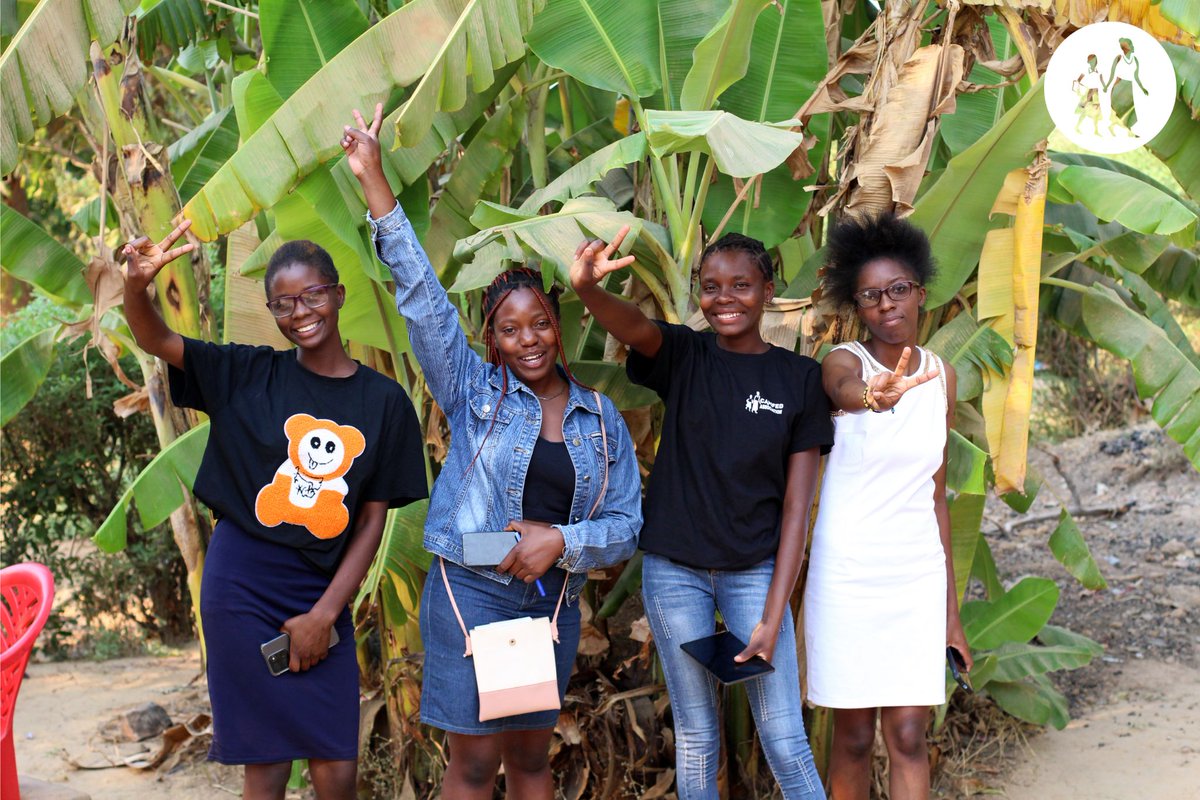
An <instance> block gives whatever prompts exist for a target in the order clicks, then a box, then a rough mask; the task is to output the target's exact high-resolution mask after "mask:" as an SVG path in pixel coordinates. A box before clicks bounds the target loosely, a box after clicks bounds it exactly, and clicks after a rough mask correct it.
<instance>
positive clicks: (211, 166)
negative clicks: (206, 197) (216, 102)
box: [167, 106, 238, 203]
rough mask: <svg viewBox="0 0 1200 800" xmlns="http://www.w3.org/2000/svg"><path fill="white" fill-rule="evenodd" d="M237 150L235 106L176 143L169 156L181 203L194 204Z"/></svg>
mask: <svg viewBox="0 0 1200 800" xmlns="http://www.w3.org/2000/svg"><path fill="white" fill-rule="evenodd" d="M237 147H238V121H237V114H236V113H234V111H233V107H232V106H229V107H226V108H223V109H221V110H220V111H217V112H216V113H215V114H212V115H210V116H209V117H208V118H207V119H205V120H204V122H202V123H200V124H199V125H198V126H196V127H195V128H193V129H192V130H191V131H189V132H188V133H187V134H185V135H184V136H182V137H180V138H179V139H176V140H175V141H174V142H172V143H171V145H170V146H169V147H168V148H167V153H168V155H169V156H170V158H169V159H168V160H169V161H170V162H171V177H172V178H173V179H174V182H175V186H176V188H177V189H178V190H179V200H180V202H183V203H186V202H187V201H188V200H191V199H192V197H193V196H194V195H195V194H196V192H198V191H200V188H201V187H202V186H204V184H206V183H208V181H209V179H210V178H211V177H212V176H213V175H214V174H216V171H217V170H218V169H220V168H221V165H222V164H224V163H225V162H226V161H228V160H229V157H230V156H232V155H233V154H234V153H235V152H236V151H237Z"/></svg>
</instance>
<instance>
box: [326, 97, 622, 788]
mask: <svg viewBox="0 0 1200 800" xmlns="http://www.w3.org/2000/svg"><path fill="white" fill-rule="evenodd" d="M355 121H356V122H357V124H358V127H357V128H352V127H350V126H347V127H346V128H345V137H344V138H343V139H342V147H343V149H344V150H345V151H346V155H347V159H348V161H349V165H350V168H351V171H352V172H353V173H354V174H355V176H356V177H357V178H358V179H359V182H360V183H361V184H362V188H363V192H364V193H365V195H366V199H367V205H368V208H369V211H370V214H369V216H368V220H369V221H370V224H371V229H372V231H373V234H374V240H375V246H376V249H377V252H378V255H379V258H380V259H381V260H382V261H383V262H384V263H385V264H386V265H387V266H388V268H389V269H390V270H391V273H392V279H393V280H394V281H395V284H396V307H397V309H399V311H400V313H401V314H402V315H403V316H404V318H405V319H406V320H407V321H408V333H409V337H410V339H411V343H412V350H413V353H414V354H415V355H416V357H417V360H418V361H419V362H420V364H421V367H422V369H423V370H424V373H425V380H426V383H427V385H428V386H429V389H430V391H431V392H432V393H433V396H434V399H435V400H437V402H438V405H439V406H441V408H442V411H443V412H444V413H445V414H446V418H447V420H448V422H449V426H450V432H451V436H450V452H449V454H448V455H447V457H446V463H445V464H444V465H443V466H442V471H441V474H440V476H439V477H438V480H437V481H436V482H435V484H434V487H433V493H432V497H431V499H430V505H429V516H428V518H427V520H426V523H425V548H426V549H427V550H429V551H430V552H431V553H433V554H434V555H436V556H438V557H440V558H441V559H442V560H443V563H444V565H445V568H446V575H447V577H448V579H449V581H450V584H451V586H452V588H453V592H454V599H455V601H456V602H457V603H458V608H459V610H460V611H461V612H462V616H463V618H464V619H465V620H466V625H467V627H475V626H478V625H483V624H486V623H490V622H496V621H499V620H503V619H513V618H516V617H522V616H534V617H537V616H550V615H551V614H552V613H553V611H554V607H555V602H556V600H557V598H558V596H559V593H560V590H561V589H562V587H563V582H564V581H566V582H567V586H566V606H565V607H564V608H563V609H562V612H561V614H560V616H559V619H558V632H559V639H560V642H559V644H558V645H556V646H555V660H556V663H557V666H558V683H559V693H560V698H561V696H562V695H563V694H564V693H565V692H566V685H567V679H568V678H569V676H570V673H571V668H572V665H573V663H574V659H575V651H576V648H577V646H578V641H579V607H578V604H577V603H576V602H575V601H576V599H577V598H578V596H579V592H580V589H581V588H582V587H583V584H584V581H585V580H586V578H587V571H588V570H589V569H593V568H600V567H605V566H609V565H612V564H616V563H618V562H620V561H623V560H625V559H627V558H629V556H631V555H632V554H633V552H634V549H635V547H636V544H637V535H638V531H639V530H640V528H641V524H642V516H641V480H640V476H639V474H638V469H637V462H636V459H635V456H634V449H633V443H632V441H631V440H630V438H629V432H628V430H627V429H626V427H625V424H624V421H623V420H622V419H621V415H620V414H619V413H618V412H617V409H616V407H615V406H614V405H613V403H612V402H611V401H610V400H609V399H608V398H606V397H605V398H602V401H601V405H600V407H599V408H597V401H596V398H597V397H598V395H596V394H594V393H593V392H592V391H590V390H588V389H587V388H586V387H583V386H581V385H580V384H579V383H578V382H577V381H575V380H574V378H573V377H571V375H570V373H569V371H567V370H566V369H564V368H565V367H566V363H565V359H564V364H563V367H562V368H560V367H559V366H558V364H557V362H558V357H559V355H560V352H561V337H560V335H559V321H558V315H557V297H556V296H554V295H548V294H546V293H545V292H543V291H542V285H541V277H540V276H538V275H537V273H534V272H532V271H529V270H520V271H513V272H508V273H503V274H502V275H501V276H500V277H499V278H497V280H496V282H495V283H493V284H492V286H491V287H489V289H488V290H487V292H486V293H485V296H484V313H485V337H486V341H487V344H488V352H489V358H488V360H486V361H485V360H484V359H482V358H480V357H479V356H478V355H477V354H476V353H475V351H474V350H472V349H471V347H470V345H468V343H467V339H466V337H465V336H464V335H463V332H462V329H461V328H460V327H459V321H458V311H457V310H456V309H455V308H454V306H453V305H451V303H450V301H449V298H448V297H447V296H446V291H445V290H444V289H443V288H442V286H441V284H440V283H439V282H438V279H437V276H436V275H435V274H434V272H433V269H432V267H431V266H430V264H429V260H428V259H427V258H426V256H425V253H424V251H423V250H422V249H421V245H420V244H419V243H418V241H417V237H416V235H415V234H414V233H413V229H412V226H411V225H410V224H409V221H408V220H407V219H406V218H405V216H404V212H403V211H402V210H401V208H400V206H399V204H398V203H397V202H396V198H395V196H394V195H393V194H392V190H391V188H390V187H389V185H388V182H387V178H386V177H385V176H384V174H383V169H382V166H381V162H380V152H379V141H378V139H377V137H376V134H377V133H378V131H379V127H380V124H381V122H382V108H381V107H376V109H375V117H374V120H373V121H372V123H371V124H370V125H369V126H368V125H367V124H366V123H365V122H364V120H363V118H362V116H361V115H359V114H358V112H357V111H356V112H355ZM601 416H603V427H602V423H601ZM605 434H606V435H605ZM606 471H607V483H608V486H607V490H605V489H604V488H603V486H602V484H603V482H604V478H605V473H606ZM602 493H603V494H602ZM601 496H602V500H601V502H600V504H599V506H598V507H597V508H596V509H595V511H594V513H591V515H590V516H589V512H591V511H592V507H593V505H595V503H596V501H597V498H600V497H601ZM556 500H557V503H556V502H555V501H556ZM534 520H537V521H534ZM550 523H553V524H550ZM502 529H508V530H515V531H519V532H520V534H521V539H520V542H519V543H518V544H517V546H516V547H515V548H514V549H513V550H512V552H511V553H510V554H509V555H508V557H507V558H505V559H504V561H503V562H501V563H500V564H499V565H498V566H497V567H496V569H486V568H478V567H464V566H461V564H462V561H463V546H462V537H463V534H464V533H469V532H473V531H498V530H502ZM514 578H516V579H517V580H515V581H514V580H513V579H514ZM539 579H540V585H538V581H539ZM542 590H544V592H545V595H544V596H542V594H541V592H542ZM421 636H422V639H423V640H424V645H425V668H424V677H423V685H422V693H421V719H422V721H424V722H426V723H428V724H430V725H433V726H434V727H438V728H441V729H443V730H445V731H447V732H448V733H449V740H450V747H449V749H450V763H449V765H448V767H447V770H446V775H445V780H444V783H443V786H442V796H443V797H446V798H449V799H451V800H457V799H458V798H475V797H479V798H491V796H492V791H493V785H494V783H495V777H496V774H497V771H498V769H499V767H500V765H501V763H503V764H504V774H505V781H506V787H507V791H508V794H509V796H510V797H521V798H551V797H553V794H554V786H553V781H552V779H551V775H550V770H549V746H550V737H551V735H552V734H553V732H554V725H555V723H556V722H557V720H558V713H557V712H556V711H547V712H538V713H532V714H522V715H517V716H511V717H504V718H502V719H498V720H489V721H487V722H480V721H479V718H478V717H479V712H478V697H477V692H476V687H475V675H474V671H473V666H472V663H471V660H470V659H467V658H464V657H463V637H462V634H461V632H460V629H459V625H458V622H457V620H456V618H455V616H454V614H453V611H452V609H451V607H450V603H449V599H448V597H447V594H446V587H445V583H444V581H443V576H442V572H441V570H440V569H432V570H430V572H429V576H428V578H427V579H426V582H425V590H424V593H423V595H422V598H421Z"/></svg>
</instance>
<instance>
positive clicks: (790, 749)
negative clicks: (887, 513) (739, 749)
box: [642, 553, 825, 800]
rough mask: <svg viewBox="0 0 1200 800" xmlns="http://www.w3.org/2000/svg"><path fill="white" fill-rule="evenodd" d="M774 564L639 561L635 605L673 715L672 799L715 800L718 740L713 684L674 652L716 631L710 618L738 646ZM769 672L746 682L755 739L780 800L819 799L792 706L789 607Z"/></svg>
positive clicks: (795, 673) (795, 683) (795, 702)
mask: <svg viewBox="0 0 1200 800" xmlns="http://www.w3.org/2000/svg"><path fill="white" fill-rule="evenodd" d="M774 569H775V559H774V558H768V559H767V560H766V561H763V562H761V563H759V564H757V565H755V566H753V567H751V568H749V569H744V570H729V571H725V570H715V569H696V568H693V567H687V566H684V565H682V564H678V563H676V562H674V561H671V560H670V559H667V558H663V557H662V556H656V555H652V554H650V553H647V554H646V556H645V560H644V561H643V562H642V599H643V601H644V603H645V606H646V618H647V619H648V620H649V622H650V630H651V632H652V633H653V634H654V642H655V645H656V646H657V648H658V656H659V658H660V659H661V660H662V665H663V672H665V673H666V676H667V691H668V692H669V693H670V695H671V710H672V713H673V714H674V717H675V762H676V763H675V769H676V774H675V782H676V791H677V792H678V795H679V800H695V799H696V798H716V797H717V762H718V759H719V757H720V750H721V739H720V730H719V720H718V718H717V681H716V678H714V677H713V676H712V675H711V673H709V672H708V670H706V669H705V668H704V667H702V666H700V664H699V663H698V662H697V661H695V660H694V659H693V658H692V657H691V656H689V655H688V654H687V653H685V652H683V651H682V650H681V649H679V645H680V644H682V643H683V642H689V641H691V640H693V639H699V638H702V637H704V636H708V635H710V634H712V633H715V632H716V622H715V618H714V615H715V613H716V612H718V611H719V612H721V617H722V619H724V621H725V626H726V627H727V628H728V629H729V630H731V631H732V632H733V634H734V635H735V636H737V637H738V638H739V639H741V640H742V641H743V642H746V641H749V640H750V633H751V631H753V630H754V626H755V625H756V624H758V622H759V620H760V619H762V613H763V608H764V607H765V605H766V601H767V589H768V588H769V587H770V585H771V575H772V573H773V572H774ZM771 663H772V666H774V667H775V671H774V672H772V673H771V674H769V675H764V676H762V677H760V678H754V679H752V680H750V681H747V682H746V691H747V693H748V694H749V697H750V707H751V709H752V711H753V713H754V722H755V725H756V726H757V727H758V738H759V740H760V741H761V742H762V747H763V752H764V753H765V754H766V757H767V763H768V764H769V765H770V767H771V772H772V773H774V775H775V780H777V781H778V782H779V787H780V789H781V790H782V792H783V796H784V798H785V800H792V798H810V799H811V800H824V798H825V790H824V789H823V788H822V786H821V778H820V776H819V775H817V769H816V766H815V765H814V764H813V757H812V751H811V750H810V749H809V747H808V738H807V737H806V736H805V734H804V719H803V716H802V715H801V708H800V672H799V667H798V666H797V662H796V631H795V627H794V625H793V623H792V613H791V610H790V609H789V610H788V611H787V613H786V615H785V618H784V620H783V624H782V626H781V627H780V630H779V640H778V643H777V644H776V646H775V657H774V660H773V661H772V662H771Z"/></svg>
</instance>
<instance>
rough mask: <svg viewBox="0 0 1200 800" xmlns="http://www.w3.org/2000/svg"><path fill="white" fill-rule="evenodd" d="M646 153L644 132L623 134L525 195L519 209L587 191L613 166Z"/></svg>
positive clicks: (529, 210) (534, 207) (535, 208)
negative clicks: (526, 196) (536, 189)
mask: <svg viewBox="0 0 1200 800" xmlns="http://www.w3.org/2000/svg"><path fill="white" fill-rule="evenodd" d="M645 156H646V134H644V133H642V132H640V131H639V132H638V133H634V134H631V135H629V136H625V137H623V138H621V139H618V140H617V141H615V142H613V143H612V144H610V145H608V146H607V147H605V148H603V149H601V150H597V151H596V152H595V153H592V154H591V155H590V156H588V157H586V158H584V159H582V160H580V161H579V163H578V164H576V165H575V166H573V167H571V168H570V169H568V170H567V171H566V172H564V173H562V174H561V175H559V176H558V177H557V178H555V179H554V180H552V181H550V183H548V184H546V186H545V187H544V188H542V189H539V190H538V191H536V192H534V193H533V194H531V195H529V197H528V198H526V199H525V202H523V203H522V204H521V207H520V209H519V210H520V211H522V212H527V213H530V214H536V213H537V211H538V209H540V208H541V207H542V206H544V205H546V204H547V203H551V202H555V201H558V200H569V199H571V198H573V197H579V196H580V195H582V194H585V193H587V192H590V191H591V190H592V188H593V187H594V186H595V184H596V183H597V182H598V181H600V180H601V179H602V178H604V176H605V175H607V174H608V173H609V172H611V171H612V170H614V169H620V168H621V167H624V166H625V165H627V164H633V163H635V162H637V161H641V160H642V159H643V158H645Z"/></svg>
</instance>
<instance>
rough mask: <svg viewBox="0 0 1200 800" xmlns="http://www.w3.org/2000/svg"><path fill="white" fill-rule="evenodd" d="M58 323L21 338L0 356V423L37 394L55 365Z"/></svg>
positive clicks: (5, 423) (12, 415) (3, 422)
mask: <svg viewBox="0 0 1200 800" xmlns="http://www.w3.org/2000/svg"><path fill="white" fill-rule="evenodd" d="M61 327H62V326H61V325H54V326H52V327H49V328H45V329H44V330H40V331H38V332H37V333H34V334H31V335H30V336H28V337H26V338H25V339H23V340H22V341H21V342H19V343H18V344H17V345H16V346H15V347H13V348H12V349H11V350H9V351H8V352H7V353H5V354H4V357H3V358H0V372H3V374H4V380H3V381H0V427H3V426H5V425H7V424H8V423H9V421H10V420H11V419H12V418H13V417H15V416H16V415H17V414H19V413H21V409H22V408H24V407H25V404H26V403H28V402H29V401H30V400H32V399H33V396H34V395H35V394H37V390H38V387H40V386H41V385H42V382H43V381H45V380H46V376H47V375H48V374H49V373H50V367H52V366H53V365H54V359H55V357H56V356H57V350H56V349H55V347H54V340H55V339H56V338H57V337H58V332H59V330H60V329H61Z"/></svg>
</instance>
